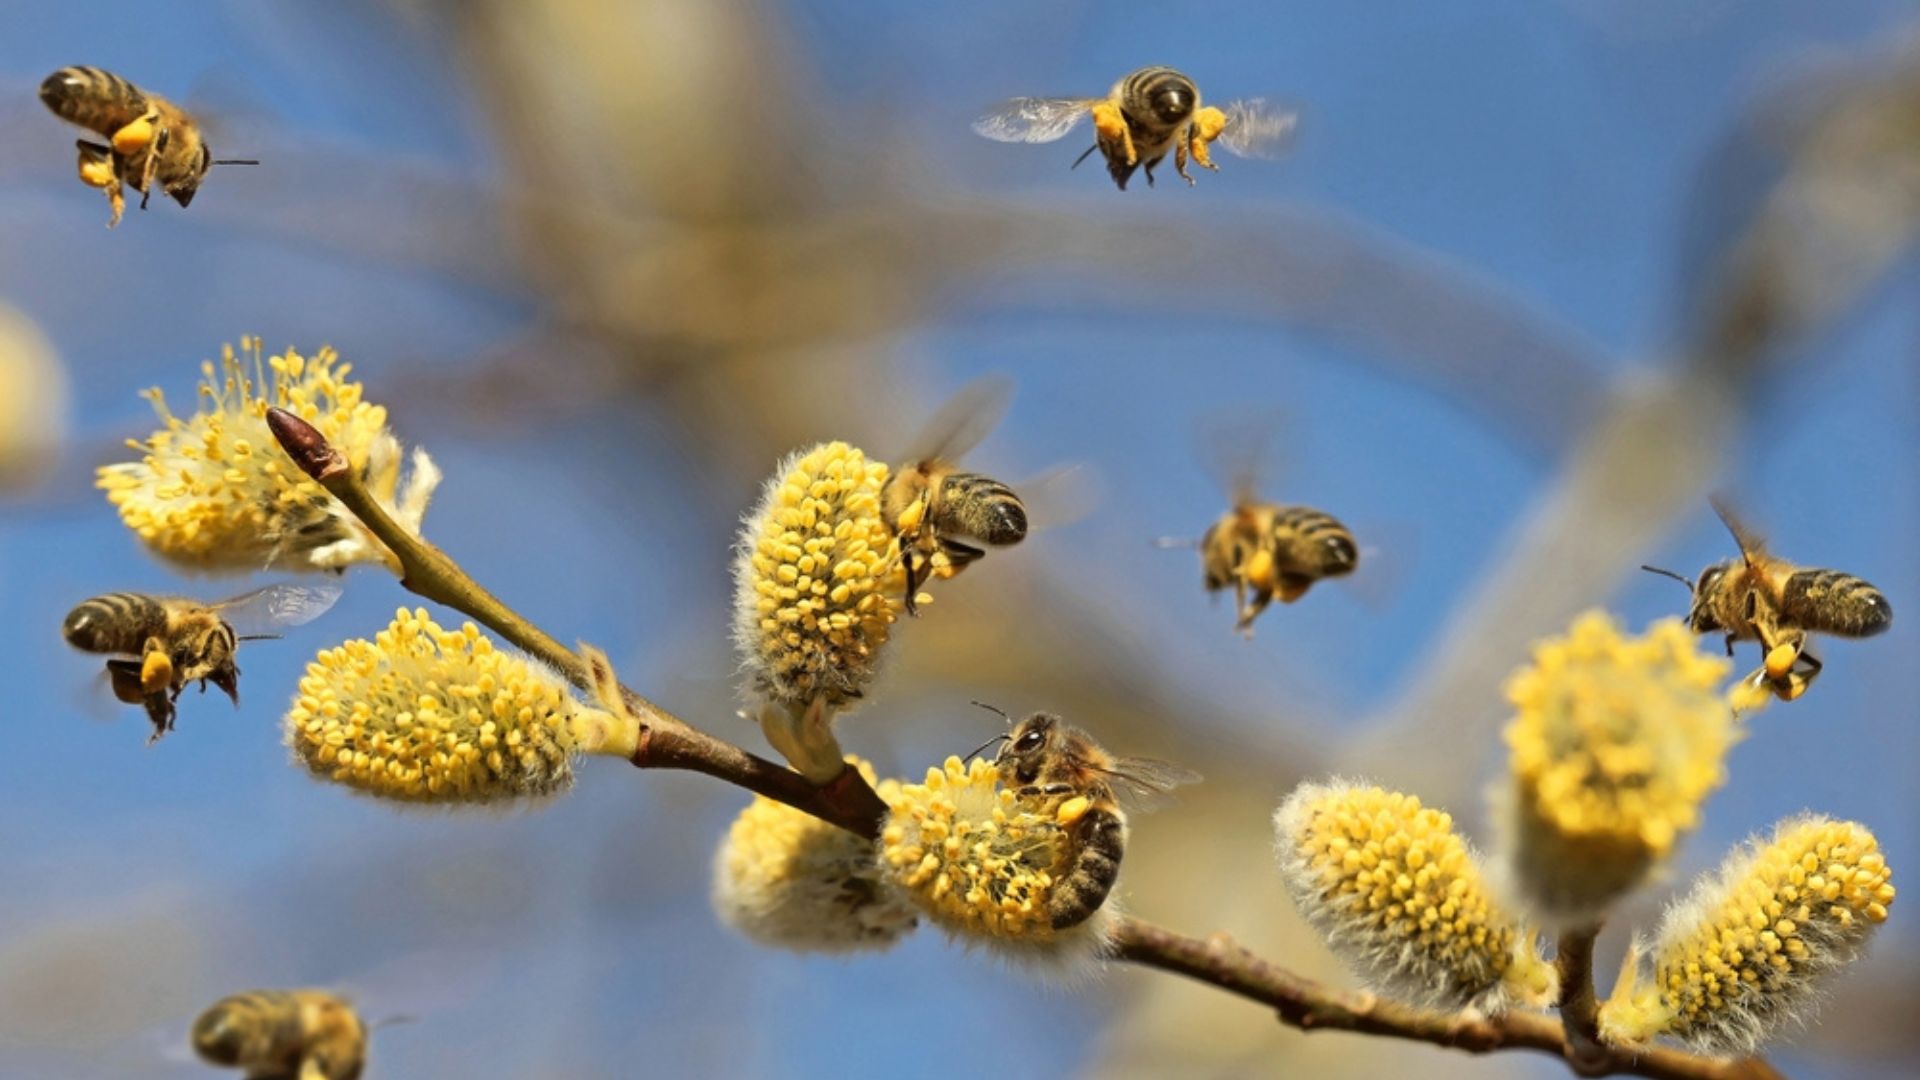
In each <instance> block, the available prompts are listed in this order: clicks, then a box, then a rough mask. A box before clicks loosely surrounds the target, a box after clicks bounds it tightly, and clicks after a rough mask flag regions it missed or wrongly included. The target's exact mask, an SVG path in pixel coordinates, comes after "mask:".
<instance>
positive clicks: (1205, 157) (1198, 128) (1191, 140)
mask: <svg viewBox="0 0 1920 1080" xmlns="http://www.w3.org/2000/svg"><path fill="white" fill-rule="evenodd" d="M1200 111H1201V112H1202V113H1216V114H1217V113H1219V112H1220V110H1218V109H1215V108H1211V107H1209V108H1206V109H1202V110H1200ZM1210 126H1211V125H1208V124H1203V123H1201V122H1200V120H1199V119H1198V118H1196V120H1195V122H1194V123H1193V124H1192V125H1191V126H1189V127H1188V128H1187V133H1188V149H1189V150H1190V151H1191V152H1192V154H1193V163H1194V164H1195V165H1198V166H1200V167H1201V168H1203V169H1206V170H1208V171H1210V172H1219V171H1220V166H1218V165H1215V164H1214V163H1213V152H1212V151H1211V150H1209V149H1208V145H1209V144H1210V143H1212V142H1213V140H1214V139H1216V138H1219V136H1220V132H1221V131H1223V130H1225V129H1226V117H1225V116H1224V115H1221V116H1220V120H1219V126H1218V127H1214V128H1212V133H1211V134H1209V133H1208V131H1209V127H1210Z"/></svg>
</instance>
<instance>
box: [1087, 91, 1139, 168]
mask: <svg viewBox="0 0 1920 1080" xmlns="http://www.w3.org/2000/svg"><path fill="white" fill-rule="evenodd" d="M1088 112H1089V113H1090V114H1091V115H1092V116H1093V133H1094V138H1096V139H1097V140H1099V142H1098V145H1099V146H1100V147H1102V148H1103V149H1105V148H1108V147H1111V148H1112V149H1111V150H1110V151H1109V152H1108V154H1107V156H1108V157H1109V158H1111V157H1114V156H1115V154H1116V153H1117V154H1118V156H1119V157H1120V159H1121V160H1122V161H1125V162H1126V163H1127V164H1129V165H1135V164H1138V163H1139V161H1140V158H1139V155H1137V154H1135V153H1134V150H1133V131H1132V130H1131V129H1130V128H1129V127H1128V126H1127V117H1126V114H1124V113H1122V112H1121V111H1120V106H1118V105H1115V104H1114V103H1113V102H1111V101H1102V102H1100V103H1099V104H1097V105H1095V106H1093V108H1092V109H1089V110H1088Z"/></svg>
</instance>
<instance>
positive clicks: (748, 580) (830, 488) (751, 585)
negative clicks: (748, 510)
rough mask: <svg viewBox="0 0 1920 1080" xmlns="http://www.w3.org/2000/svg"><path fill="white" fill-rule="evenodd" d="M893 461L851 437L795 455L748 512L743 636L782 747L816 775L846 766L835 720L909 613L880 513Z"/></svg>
mask: <svg viewBox="0 0 1920 1080" xmlns="http://www.w3.org/2000/svg"><path fill="white" fill-rule="evenodd" d="M886 482H887V467H886V465H884V464H882V463H880V462H877V461H869V460H868V459H867V457H866V455H865V454H863V453H861V452H860V451H859V450H858V449H856V448H854V447H851V446H848V445H847V444H846V443H843V442H831V443H823V444H821V445H819V446H816V447H814V448H812V449H810V450H806V451H802V452H800V453H796V454H794V455H792V456H790V457H788V458H787V459H786V460H785V461H783V462H781V463H780V467H779V469H778V470H777V471H776V472H775V473H774V476H773V479H771V480H770V481H768V483H767V486H766V491H765V493H764V494H763V495H762V497H761V500H760V504H759V505H758V506H757V507H755V508H754V511H753V513H752V514H750V515H749V516H748V517H747V519H746V526H745V529H744V531H743V533H742V535H741V538H740V543H739V545H738V548H737V554H736V558H735V562H734V620H733V637H734V643H735V645H736V646H737V648H738V651H739V654H740V665H741V669H742V672H743V674H744V676H745V680H746V686H745V689H746V691H747V693H748V694H749V695H750V696H751V697H752V698H754V699H755V705H756V707H757V710H758V711H757V716H758V719H759V720H760V721H761V724H762V726H763V727H764V728H765V730H766V733H767V737H768V740H769V741H770V742H772V743H773V745H774V747H775V748H776V749H778V750H779V751H780V752H781V753H782V754H783V755H785V756H786V758H787V760H788V761H789V762H791V763H792V764H793V765H794V767H795V768H798V769H799V770H800V771H801V772H803V773H806V774H807V775H808V776H809V777H812V778H814V779H816V780H826V779H831V778H832V776H834V775H835V774H836V773H838V772H839V770H840V768H841V759H842V757H843V755H842V754H841V753H840V749H839V745H838V744H837V743H836V742H835V741H834V738H833V732H832V723H833V717H834V715H835V714H836V713H838V712H841V711H844V710H845V709H847V708H849V707H850V706H851V704H852V703H853V702H854V701H855V700H856V699H858V698H859V697H860V695H861V694H863V693H864V692H865V691H866V690H867V689H868V687H869V686H871V684H872V682H873V679H874V675H875V671H876V668H877V664H878V662H879V657H880V651H881V649H882V648H883V647H884V646H885V645H886V643H887V638H888V636H889V635H890V634H891V632H892V626H893V622H894V620H895V619H896V618H898V617H899V614H900V609H901V608H900V605H901V597H902V594H903V591H904V589H905V576H904V572H903V570H902V568H901V562H900V548H899V543H898V541H897V540H896V539H895V538H894V536H893V534H892V531H891V530H890V529H888V528H887V524H886V521H885V520H884V518H883V516H882V514H881V494H882V492H883V491H884V489H885V487H886Z"/></svg>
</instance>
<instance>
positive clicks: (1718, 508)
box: [1707, 495, 1767, 562]
mask: <svg viewBox="0 0 1920 1080" xmlns="http://www.w3.org/2000/svg"><path fill="white" fill-rule="evenodd" d="M1707 501H1708V502H1709V503H1711V504H1712V505H1713V512H1714V513H1716V514H1718V515H1720V520H1721V522H1722V523H1723V524H1725V525H1726V527H1727V531H1728V532H1730V533H1732V534H1733V539H1734V541H1735V542H1736V543H1738V544H1739V545H1740V554H1742V555H1744V556H1746V558H1747V561H1748V562H1758V561H1760V560H1761V559H1764V558H1765V557H1766V554H1767V541H1766V538H1765V537H1763V536H1761V535H1760V534H1759V533H1757V532H1755V531H1753V530H1752V529H1751V528H1749V527H1748V526H1747V524H1746V522H1744V521H1741V520H1740V517H1739V515H1737V514H1735V513H1734V512H1733V506H1732V504H1730V503H1729V502H1728V501H1727V499H1726V497H1725V496H1724V495H1712V496H1709V497H1708V499H1707Z"/></svg>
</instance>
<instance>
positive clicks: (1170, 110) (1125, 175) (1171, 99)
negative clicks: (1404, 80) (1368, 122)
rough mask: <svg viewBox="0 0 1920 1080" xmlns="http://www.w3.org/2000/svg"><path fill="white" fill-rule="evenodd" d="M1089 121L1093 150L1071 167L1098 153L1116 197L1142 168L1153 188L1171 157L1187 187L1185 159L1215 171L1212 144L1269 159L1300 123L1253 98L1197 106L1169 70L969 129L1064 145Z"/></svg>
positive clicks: (1184, 82)
mask: <svg viewBox="0 0 1920 1080" xmlns="http://www.w3.org/2000/svg"><path fill="white" fill-rule="evenodd" d="M1087 116H1091V117H1093V135H1094V143H1093V145H1092V146H1090V147H1088V148H1087V152H1086V153H1084V154H1081V155H1080V156H1079V157H1078V158H1077V159H1075V160H1074V163H1073V167H1074V168H1076V169H1077V168H1079V167H1080V163H1081V162H1082V161H1085V160H1087V158H1088V157H1090V156H1091V155H1092V154H1093V152H1094V151H1096V150H1098V151H1099V152H1100V153H1101V155H1102V156H1103V157H1105V158H1106V160H1107V173H1108V175H1110V176H1112V177H1113V182H1114V183H1115V184H1116V185H1118V186H1119V188H1120V190H1121V191H1125V190H1126V189H1127V181H1128V180H1130V179H1132V177H1133V173H1134V170H1135V169H1138V168H1141V167H1142V166H1144V167H1145V169H1146V173H1147V185H1148V186H1149V187H1151V186H1152V185H1153V169H1154V166H1156V165H1158V164H1160V162H1161V161H1162V160H1164V159H1165V158H1166V156H1167V152H1168V151H1172V152H1173V167H1174V170H1175V171H1176V172H1178V173H1179V174H1180V178H1181V179H1183V180H1185V181H1186V182H1187V184H1188V185H1189V186H1191V185H1192V184H1193V182H1194V179H1193V177H1192V176H1191V175H1189V174H1188V173H1187V159H1188V158H1192V159H1193V162H1194V164H1196V165H1199V166H1200V167H1201V168H1204V169H1212V170H1214V171H1216V172H1218V171H1219V169H1220V167H1219V166H1218V165H1215V164H1214V163H1213V158H1212V156H1211V155H1210V153H1209V152H1208V150H1209V147H1211V146H1212V145H1213V143H1214V142H1215V141H1216V140H1217V141H1218V142H1219V143H1220V145H1221V146H1224V147H1226V148H1227V149H1228V150H1229V151H1231V152H1232V153H1234V154H1235V155H1237V156H1239V157H1248V158H1257V157H1269V156H1271V155H1272V153H1273V151H1274V150H1276V149H1277V148H1278V147H1279V146H1280V144H1281V143H1282V142H1284V141H1285V139H1286V137H1287V136H1288V135H1289V134H1291V133H1292V131H1293V129H1294V126H1295V124H1296V123H1297V122H1298V120H1299V117H1298V115H1297V114H1295V113H1291V112H1279V111H1275V110H1272V109H1270V108H1269V107H1268V105H1267V103H1266V102H1265V101H1263V100H1260V99H1258V98H1253V99H1249V100H1246V101H1235V102H1232V103H1230V104H1228V105H1227V107H1226V108H1225V109H1219V108H1215V107H1213V106H1211V105H1207V106H1203V105H1201V104H1200V88H1199V87H1197V86H1195V85H1194V82H1193V80H1192V79H1189V78H1188V77H1186V76H1185V75H1182V74H1181V73H1180V72H1178V71H1175V70H1173V69H1172V68H1170V67H1145V68H1141V69H1140V70H1138V71H1135V72H1133V73H1131V74H1129V75H1127V76H1125V77H1123V78H1122V79H1121V80H1120V81H1119V82H1116V83H1114V84H1113V89H1111V90H1109V91H1107V96H1106V97H1103V98H1035V97H1023V98H1013V99H1011V100H1008V101H1004V102H1002V103H1000V104H999V105H998V106H996V107H995V108H994V110H993V111H992V112H989V113H988V114H987V115H985V116H983V117H981V118H980V119H978V120H976V121H974V123H973V130H974V131H975V132H977V133H978V134H980V135H984V136H986V137H987V138H989V139H993V140H995V141H997V142H1025V143H1044V142H1053V141H1054V140H1055V139H1059V138H1063V137H1065V136H1066V134H1067V133H1068V132H1070V131H1072V130H1073V129H1074V128H1075V127H1077V126H1079V124H1080V121H1081V119H1082V118H1083V117H1087Z"/></svg>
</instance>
